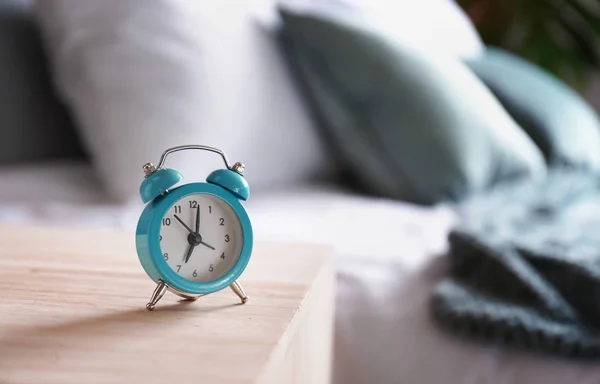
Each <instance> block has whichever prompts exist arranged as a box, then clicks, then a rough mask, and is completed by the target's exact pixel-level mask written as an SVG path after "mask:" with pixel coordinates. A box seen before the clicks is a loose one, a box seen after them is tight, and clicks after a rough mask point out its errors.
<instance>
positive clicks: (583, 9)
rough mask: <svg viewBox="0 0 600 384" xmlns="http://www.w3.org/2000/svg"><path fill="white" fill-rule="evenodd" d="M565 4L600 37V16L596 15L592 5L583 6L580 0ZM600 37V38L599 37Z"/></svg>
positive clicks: (567, 1)
mask: <svg viewBox="0 0 600 384" xmlns="http://www.w3.org/2000/svg"><path fill="white" fill-rule="evenodd" d="M564 1H565V3H567V4H569V5H570V6H571V8H572V9H573V11H575V12H577V14H578V15H579V16H580V17H581V18H582V19H583V20H584V21H585V22H587V24H588V25H589V26H590V27H591V28H592V29H594V31H596V33H597V34H598V35H599V36H600V15H598V13H596V12H597V11H596V12H595V11H594V10H593V9H588V8H592V6H591V5H583V4H582V3H581V2H580V1H579V0H564ZM597 37H598V36H597Z"/></svg>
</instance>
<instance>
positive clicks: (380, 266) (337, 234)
mask: <svg viewBox="0 0 600 384" xmlns="http://www.w3.org/2000/svg"><path fill="white" fill-rule="evenodd" d="M102 196H103V194H102V191H101V190H100V189H99V187H98V183H97V181H96V180H95V178H94V177H93V175H92V173H91V170H90V168H89V167H88V166H87V165H84V164H77V163H60V164H53V165H46V166H36V165H31V166H27V167H20V168H10V169H0V221H4V222H20V223H37V224H53V225H66V226H84V227H111V228H121V229H125V230H133V229H134V228H135V224H136V222H137V218H138V214H139V212H140V211H141V208H142V205H141V203H140V204H132V205H130V206H117V205H113V204H110V203H109V202H107V201H105V200H104V199H103V197H102ZM246 206H247V208H248V211H249V214H250V215H251V218H252V220H253V225H254V227H255V232H256V238H257V239H258V240H261V239H270V240H272V239H276V240H281V241H286V240H290V241H306V242H315V243H325V244H330V245H333V246H334V248H335V251H336V266H337V273H338V277H337V280H338V291H337V317H336V323H337V324H336V331H335V336H336V342H335V362H334V364H335V366H334V372H335V382H336V383H343V384H353V383H357V384H362V383H369V384H376V383H408V384H411V383H418V384H429V383H432V384H433V383H444V384H454V383H456V384H458V383H461V384H471V383H473V384H476V383H477V384H479V383H494V384H508V383H528V384H538V383H539V384H542V383H543V384H567V383H568V384H576V383H579V384H592V383H600V365H596V366H594V365H593V364H578V363H569V362H564V361H560V360H555V359H550V358H542V357H534V356H530V355H522V354H519V353H516V352H506V351H504V352H503V351H501V350H499V349H496V348H491V347H485V346H480V345H476V344H466V343H462V342H459V341H457V340H455V339H454V338H450V337H448V336H447V335H445V334H442V333H441V332H439V331H438V330H437V328H435V327H433V326H432V324H431V323H430V321H429V317H428V315H427V299H428V296H429V292H430V290H431V288H432V286H433V285H434V284H435V282H436V281H437V280H438V279H439V278H440V276H442V275H443V273H444V268H445V265H444V260H443V258H442V257H441V256H440V255H441V254H442V253H443V252H444V250H445V247H446V241H445V236H446V232H447V230H448V228H449V227H450V226H451V225H452V223H453V222H454V221H455V220H456V217H455V214H454V212H453V211H452V210H451V208H449V207H436V208H420V207H417V206H413V205H410V204H403V203H398V202H390V201H387V200H383V199H373V198H366V197H361V196H356V195H352V194H350V193H347V192H344V191H342V190H340V189H338V188H336V187H332V186H325V185H321V186H308V185H307V186H303V187H299V188H296V189H293V190H292V189H290V190H282V191H274V192H268V193H266V192H261V193H256V194H255V195H252V196H251V199H250V201H249V202H248V204H247V205H246ZM132 257H135V256H132Z"/></svg>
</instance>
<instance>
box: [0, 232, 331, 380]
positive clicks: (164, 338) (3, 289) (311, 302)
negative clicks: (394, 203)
mask: <svg viewBox="0 0 600 384" xmlns="http://www.w3.org/2000/svg"><path fill="white" fill-rule="evenodd" d="M240 282H241V283H242V284H243V286H244V288H245V290H246V292H247V293H248V296H249V297H250V301H249V302H248V303H246V304H245V305H241V304H240V302H239V298H238V297H237V296H235V295H234V294H233V293H232V292H231V291H230V290H229V289H227V290H223V291H220V292H217V293H215V294H213V295H209V296H205V297H203V298H201V299H200V300H198V301H196V302H181V301H178V297H177V296H175V295H173V294H171V293H169V292H167V293H166V294H165V297H164V298H163V299H162V300H161V301H160V302H159V304H158V305H157V307H156V310H155V311H154V312H149V311H147V310H146V308H145V305H146V302H147V301H148V299H149V297H150V295H151V293H152V291H153V289H154V287H155V284H154V283H153V282H152V281H151V280H150V279H149V278H148V277H147V276H146V275H145V273H144V271H143V270H142V268H141V266H140V265H139V262H138V260H137V255H136V252H135V245H134V236H133V234H132V233H119V232H110V231H89V230H87V231H84V230H73V229H56V228H30V227H14V226H0V383H2V384H13V383H32V384H43V383H60V384H67V383H77V384H84V383H170V384H179V383H196V384H199V383H202V384H204V383H277V384H289V383H310V384H320V383H326V382H328V381H329V376H330V363H331V342H332V319H333V272H332V263H331V258H330V251H329V250H328V249H327V248H323V247H318V246H305V245H288V244H260V243H259V244H257V245H256V246H255V250H254V253H253V256H252V259H251V261H250V264H249V266H248V269H247V270H246V272H245V273H244V274H243V275H242V277H241V278H240Z"/></svg>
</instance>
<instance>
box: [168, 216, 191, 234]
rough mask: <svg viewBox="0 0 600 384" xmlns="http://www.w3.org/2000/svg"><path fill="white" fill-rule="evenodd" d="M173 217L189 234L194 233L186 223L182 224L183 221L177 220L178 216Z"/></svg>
mask: <svg viewBox="0 0 600 384" xmlns="http://www.w3.org/2000/svg"><path fill="white" fill-rule="evenodd" d="M173 216H174V217H175V219H177V221H179V222H180V223H181V225H183V226H184V227H185V229H187V230H188V231H189V232H190V233H195V232H194V231H193V230H192V228H190V227H188V226H187V224H186V223H184V222H183V220H181V219H180V218H179V216H177V215H173Z"/></svg>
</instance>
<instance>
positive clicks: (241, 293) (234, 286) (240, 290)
mask: <svg viewBox="0 0 600 384" xmlns="http://www.w3.org/2000/svg"><path fill="white" fill-rule="evenodd" d="M229 288H231V290H232V291H233V292H234V293H235V294H236V295H238V296H239V298H240V299H242V304H246V302H247V301H248V296H247V295H246V292H244V288H242V286H241V285H240V284H239V283H238V282H237V281H236V282H234V283H233V284H231V285H230V286H229Z"/></svg>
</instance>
